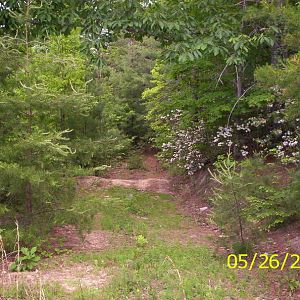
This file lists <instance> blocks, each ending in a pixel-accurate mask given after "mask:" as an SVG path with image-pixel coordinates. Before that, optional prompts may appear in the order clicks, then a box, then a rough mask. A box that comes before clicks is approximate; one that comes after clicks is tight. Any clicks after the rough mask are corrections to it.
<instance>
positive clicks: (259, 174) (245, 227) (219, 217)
mask: <svg viewBox="0 0 300 300" xmlns="http://www.w3.org/2000/svg"><path fill="white" fill-rule="evenodd" d="M215 166H216V173H214V174H213V178H214V180H215V181H216V183H217V185H218V187H217V188H216V189H215V194H214V196H213V197H212V203H213V204H214V213H213V220H214V221H215V222H216V224H217V225H218V226H220V228H221V229H222V231H223V233H224V237H225V239H227V240H229V241H230V242H231V243H233V244H234V243H236V245H238V244H240V245H241V246H239V247H244V246H245V245H247V244H249V243H253V242H254V241H255V240H256V239H257V238H258V237H259V236H260V235H261V234H262V233H263V231H266V230H269V229H271V228H274V227H277V226H278V225H280V224H282V223H283V222H285V221H286V220H288V219H289V218H291V217H293V216H295V215H296V214H297V213H299V211H297V210H295V209H293V208H292V207H291V206H290V205H291V203H292V201H291V200H289V199H287V197H286V195H287V191H288V190H287V188H285V187H280V186H279V180H280V179H279V178H278V176H277V175H276V172H275V170H276V168H275V166H272V165H271V164H270V165H264V163H263V162H262V161H261V160H259V159H255V158H253V159H247V160H245V161H243V162H241V163H240V164H239V163H237V162H236V161H234V160H232V158H231V157H230V156H228V157H227V158H225V159H224V158H223V159H222V160H220V161H218V162H217V163H216V164H215Z"/></svg>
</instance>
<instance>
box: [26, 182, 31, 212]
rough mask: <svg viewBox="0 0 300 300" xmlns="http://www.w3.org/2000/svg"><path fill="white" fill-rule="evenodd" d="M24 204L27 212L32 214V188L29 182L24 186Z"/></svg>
mask: <svg viewBox="0 0 300 300" xmlns="http://www.w3.org/2000/svg"><path fill="white" fill-rule="evenodd" d="M25 203H26V210H27V212H28V213H29V214H32V186H31V183H30V182H29V181H28V182H27V183H26V185H25Z"/></svg>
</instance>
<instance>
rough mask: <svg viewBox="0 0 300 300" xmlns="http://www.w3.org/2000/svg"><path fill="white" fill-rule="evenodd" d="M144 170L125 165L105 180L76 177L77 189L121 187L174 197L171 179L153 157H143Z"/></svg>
mask: <svg viewBox="0 0 300 300" xmlns="http://www.w3.org/2000/svg"><path fill="white" fill-rule="evenodd" d="M143 161H144V165H145V169H141V170H129V169H128V168H127V166H126V163H123V164H121V165H120V166H118V167H116V168H115V169H113V170H112V171H111V172H109V173H108V174H107V175H106V176H105V178H101V177H97V176H82V177H78V181H77V182H78V187H79V188H82V189H90V188H99V187H109V186H122V187H126V188H134V189H137V190H140V191H151V192H156V193H164V194H170V195H174V192H173V191H172V190H173V186H172V183H171V179H170V178H169V176H168V174H167V172H166V171H164V170H162V169H161V167H160V165H159V162H158V160H157V159H156V158H155V157H154V156H153V155H144V158H143Z"/></svg>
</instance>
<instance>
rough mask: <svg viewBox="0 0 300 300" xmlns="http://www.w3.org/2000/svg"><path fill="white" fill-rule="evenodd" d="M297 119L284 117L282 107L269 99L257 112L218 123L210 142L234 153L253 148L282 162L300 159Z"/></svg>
mask: <svg viewBox="0 0 300 300" xmlns="http://www.w3.org/2000/svg"><path fill="white" fill-rule="evenodd" d="M299 132H300V119H295V120H293V121H290V120H286V118H285V107H283V106H282V105H279V104H276V103H271V104H268V106H267V108H266V109H265V110H263V111H261V113H260V114H259V115H258V116H257V117H251V118H248V119H244V120H241V121H240V122H235V123H234V124H233V125H230V126H225V127H219V128H218V130H217V132H216V134H215V136H214V138H213V140H212V145H216V146H218V147H220V148H223V150H224V151H225V150H226V149H228V150H230V151H232V152H233V153H234V154H235V156H236V157H238V156H240V157H241V158H244V157H247V156H249V155H251V154H253V152H259V153H261V154H263V155H268V154H271V155H273V156H275V157H276V158H278V159H280V160H281V161H282V162H283V163H299V162H300V135H299Z"/></svg>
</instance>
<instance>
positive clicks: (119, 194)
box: [76, 187, 183, 235]
mask: <svg viewBox="0 0 300 300" xmlns="http://www.w3.org/2000/svg"><path fill="white" fill-rule="evenodd" d="M170 198H171V197H170V196H169V195H164V194H155V193H148V192H139V191H136V190H134V189H126V188H120V187H113V188H110V189H108V190H106V191H103V192H102V193H101V195H99V194H90V195H86V196H84V197H82V198H80V199H78V201H77V204H76V210H78V211H85V214H84V215H83V217H84V218H86V219H87V221H88V220H90V221H91V220H92V222H91V224H90V227H93V228H94V229H103V230H111V231H117V232H120V231H122V232H124V233H126V234H132V235H137V234H143V235H147V234H149V232H153V231H155V230H158V229H161V228H164V229H166V228H178V227H180V223H181V221H182V220H183V217H182V216H181V215H180V214H178V213H177V211H176V204H175V203H174V202H172V201H170Z"/></svg>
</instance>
